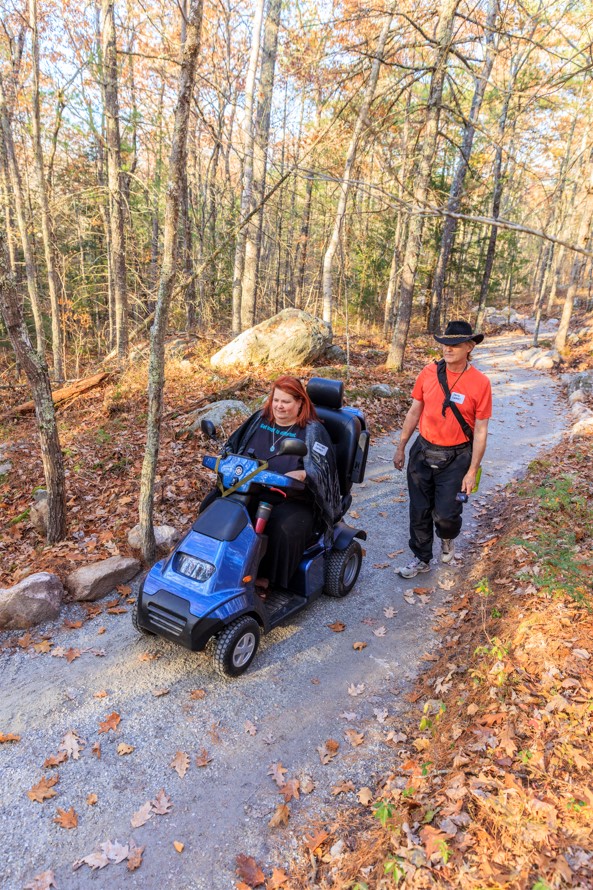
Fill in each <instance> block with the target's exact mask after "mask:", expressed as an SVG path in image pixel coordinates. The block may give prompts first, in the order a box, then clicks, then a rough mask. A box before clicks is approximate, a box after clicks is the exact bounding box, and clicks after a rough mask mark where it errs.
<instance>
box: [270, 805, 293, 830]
mask: <svg viewBox="0 0 593 890" xmlns="http://www.w3.org/2000/svg"><path fill="white" fill-rule="evenodd" d="M289 819H290V810H289V809H288V807H287V806H286V804H285V803H279V804H278V806H277V807H276V809H275V810H274V814H273V815H272V818H271V819H270V821H269V822H268V825H269V826H270V828H278V827H279V826H281V825H287V824H288V820H289Z"/></svg>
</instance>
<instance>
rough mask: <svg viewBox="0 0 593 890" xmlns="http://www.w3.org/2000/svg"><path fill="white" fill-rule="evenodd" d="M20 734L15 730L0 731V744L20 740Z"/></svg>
mask: <svg viewBox="0 0 593 890" xmlns="http://www.w3.org/2000/svg"><path fill="white" fill-rule="evenodd" d="M20 740H21V737H20V735H15V733H14V732H0V745H4V744H6V742H20Z"/></svg>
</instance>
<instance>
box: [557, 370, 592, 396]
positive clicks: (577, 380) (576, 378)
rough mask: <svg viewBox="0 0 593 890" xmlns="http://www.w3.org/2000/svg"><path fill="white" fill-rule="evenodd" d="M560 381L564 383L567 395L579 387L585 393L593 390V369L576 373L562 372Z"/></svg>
mask: <svg viewBox="0 0 593 890" xmlns="http://www.w3.org/2000/svg"><path fill="white" fill-rule="evenodd" d="M562 381H563V383H565V384H566V387H567V389H568V394H569V395H570V394H571V393H573V392H576V391H577V390H579V389H580V390H582V391H583V392H585V393H592V392H593V371H579V372H578V373H577V374H563V375H562Z"/></svg>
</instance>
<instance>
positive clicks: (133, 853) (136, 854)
mask: <svg viewBox="0 0 593 890" xmlns="http://www.w3.org/2000/svg"><path fill="white" fill-rule="evenodd" d="M143 853H144V847H137V846H136V845H135V844H133V843H130V852H129V853H128V871H136V869H137V868H140V866H141V865H142V854H143Z"/></svg>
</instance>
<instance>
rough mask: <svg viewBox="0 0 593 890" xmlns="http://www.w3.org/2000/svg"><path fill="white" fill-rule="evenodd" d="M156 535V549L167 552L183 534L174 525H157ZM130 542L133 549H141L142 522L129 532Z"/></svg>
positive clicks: (155, 528)
mask: <svg viewBox="0 0 593 890" xmlns="http://www.w3.org/2000/svg"><path fill="white" fill-rule="evenodd" d="M154 537H155V541H156V549H157V551H158V552H159V553H162V554H165V553H168V552H169V551H170V550H172V549H173V547H174V546H175V544H176V543H177V541H178V540H179V538H180V537H181V535H180V534H179V532H178V531H177V529H176V528H173V526H172V525H155V527H154ZM128 544H129V545H130V547H131V548H132V550H140V547H141V545H142V540H141V537H140V524H138V525H135V526H134V528H133V529H131V530H130V532H129V533H128Z"/></svg>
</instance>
